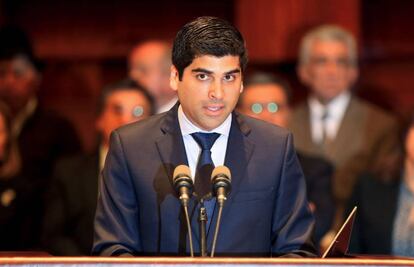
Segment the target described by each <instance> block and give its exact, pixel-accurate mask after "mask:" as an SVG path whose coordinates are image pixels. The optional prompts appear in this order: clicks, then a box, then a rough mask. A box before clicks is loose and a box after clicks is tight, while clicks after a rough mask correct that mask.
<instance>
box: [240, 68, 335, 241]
mask: <svg viewBox="0 0 414 267" xmlns="http://www.w3.org/2000/svg"><path fill="white" fill-rule="evenodd" d="M291 94H292V93H291V89H290V85H289V84H288V82H287V81H285V80H284V79H282V78H280V77H278V76H275V75H272V74H269V73H255V74H253V75H251V76H249V77H247V78H246V79H245V82H244V92H243V93H242V94H241V96H240V98H239V102H238V110H239V111H240V112H242V113H244V114H246V115H249V116H252V117H254V118H257V119H261V120H264V121H267V122H269V123H272V124H275V125H278V126H281V127H284V128H286V127H287V124H288V120H289V117H290V112H291V107H290V100H291ZM298 158H299V162H300V163H301V166H302V169H303V173H304V175H305V179H306V185H307V195H308V199H309V202H310V205H311V210H312V211H313V213H314V215H315V219H316V224H315V232H314V239H315V242H316V244H320V243H321V241H322V243H324V241H323V237H324V235H325V234H327V232H328V231H329V229H330V227H331V224H332V220H333V214H334V205H333V198H332V192H331V176H332V173H333V168H332V165H331V164H330V163H329V162H327V161H325V160H323V159H321V158H318V157H311V156H309V155H305V154H303V153H298ZM322 247H324V244H322Z"/></svg>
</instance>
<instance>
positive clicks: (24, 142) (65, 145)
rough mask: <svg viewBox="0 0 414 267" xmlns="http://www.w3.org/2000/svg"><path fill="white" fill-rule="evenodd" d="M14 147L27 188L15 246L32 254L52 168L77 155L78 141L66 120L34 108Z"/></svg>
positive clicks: (35, 246)
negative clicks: (17, 245) (16, 145)
mask: <svg viewBox="0 0 414 267" xmlns="http://www.w3.org/2000/svg"><path fill="white" fill-rule="evenodd" d="M18 145H19V151H20V156H21V160H22V170H21V172H22V173H21V177H23V179H24V181H25V183H27V184H28V185H30V186H29V190H28V191H27V197H26V199H28V201H27V203H26V205H25V206H24V207H23V211H22V212H24V213H26V214H27V216H26V219H25V222H24V223H23V224H22V227H21V228H20V229H19V232H20V237H19V240H18V241H17V242H18V243H19V244H20V246H21V247H22V249H31V250H33V249H38V246H39V242H40V233H41V224H42V217H43V212H44V210H43V208H44V207H43V203H44V193H45V189H46V188H48V186H49V178H50V176H51V174H52V171H53V168H54V164H55V162H56V160H57V159H59V158H61V157H65V156H68V155H73V154H75V153H78V152H79V151H80V141H79V139H78V137H77V135H76V132H75V130H74V128H73V127H72V125H71V124H70V123H69V122H68V121H67V120H66V119H64V118H62V117H60V116H58V115H57V114H55V113H52V112H47V111H45V110H43V109H41V108H40V107H38V108H37V109H36V110H35V112H34V113H33V114H32V116H30V117H29V118H28V119H27V120H26V121H25V123H24V124H23V127H22V129H21V132H20V135H19V136H18ZM29 196H30V197H29ZM17 223H19V222H17Z"/></svg>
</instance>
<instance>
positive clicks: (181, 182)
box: [173, 165, 193, 207]
mask: <svg viewBox="0 0 414 267" xmlns="http://www.w3.org/2000/svg"><path fill="white" fill-rule="evenodd" d="M173 184H174V187H175V190H176V191H177V193H178V194H179V195H180V201H181V204H182V205H183V206H184V207H188V201H189V200H190V196H191V194H192V192H193V179H191V172H190V168H188V166H186V165H178V166H177V167H176V168H175V170H174V175H173Z"/></svg>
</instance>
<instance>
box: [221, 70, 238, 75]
mask: <svg viewBox="0 0 414 267" xmlns="http://www.w3.org/2000/svg"><path fill="white" fill-rule="evenodd" d="M240 72H241V71H240V69H234V70H230V71H228V72H225V73H224V75H229V74H234V73H240Z"/></svg>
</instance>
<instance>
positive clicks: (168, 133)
mask: <svg viewBox="0 0 414 267" xmlns="http://www.w3.org/2000/svg"><path fill="white" fill-rule="evenodd" d="M178 105H179V104H178V103H177V104H176V105H175V106H174V107H173V108H172V109H171V110H170V111H168V112H167V114H166V115H165V117H164V120H163V121H162V123H161V125H160V129H161V132H162V134H161V136H160V137H159V138H158V139H156V141H155V144H156V147H157V150H158V153H159V155H160V159H161V162H162V165H163V166H164V172H165V173H162V174H159V175H157V178H156V181H155V183H156V184H157V186H156V190H157V192H158V194H159V195H160V197H159V198H160V199H159V200H158V201H159V206H160V211H159V212H160V222H163V223H164V224H169V223H174V222H173V221H171V220H168V218H169V217H168V216H165V215H163V214H168V213H169V211H168V210H166V209H170V208H169V207H170V206H169V205H163V201H164V197H165V195H167V194H168V192H174V194H176V193H175V188H174V185H173V182H172V178H173V173H174V169H175V168H176V167H177V166H178V165H181V164H184V165H187V166H188V161H187V155H186V152H185V147H184V142H183V138H182V134H181V131H180V126H179V123H178V116H177V110H178ZM175 201H176V203H175V204H174V205H176V207H177V210H180V214H177V218H179V221H180V225H179V229H177V233H176V236H177V241H178V242H177V243H178V246H179V247H178V251H179V253H185V250H186V234H187V230H186V227H185V217H183V212H182V209H181V205H180V203H179V201H178V195H177V199H176V200H175ZM193 207H194V201H190V204H189V210H190V211H191V210H192V209H193Z"/></svg>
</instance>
